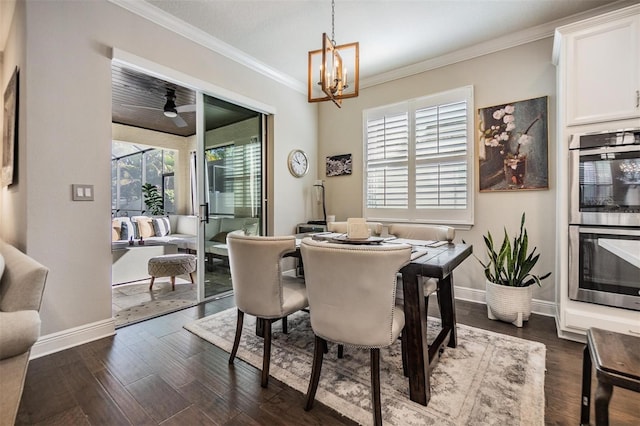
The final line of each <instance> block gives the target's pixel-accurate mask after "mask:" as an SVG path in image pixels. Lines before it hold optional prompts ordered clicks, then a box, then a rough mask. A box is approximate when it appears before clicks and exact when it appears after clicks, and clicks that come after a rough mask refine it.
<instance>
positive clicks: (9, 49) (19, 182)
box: [0, 2, 29, 251]
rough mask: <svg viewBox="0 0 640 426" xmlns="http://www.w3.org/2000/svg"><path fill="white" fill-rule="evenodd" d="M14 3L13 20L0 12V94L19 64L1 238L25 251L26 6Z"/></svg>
mask: <svg viewBox="0 0 640 426" xmlns="http://www.w3.org/2000/svg"><path fill="white" fill-rule="evenodd" d="M14 6H15V9H14V11H13V12H14V13H13V19H12V20H11V21H9V22H5V20H4V18H5V16H4V15H3V21H2V24H3V25H5V24H9V31H8V33H7V41H6V45H5V46H4V52H3V55H2V93H4V88H5V87H7V84H8V83H9V79H11V76H12V75H13V72H14V70H15V68H16V67H18V68H19V70H20V77H19V86H18V92H19V97H20V99H19V105H18V117H19V122H18V137H19V142H18V147H17V150H18V151H17V152H18V162H17V169H16V174H15V177H14V182H16V183H15V184H13V185H11V186H9V187H3V188H0V238H2V239H3V240H5V241H6V242H8V243H11V244H14V245H15V246H16V247H18V248H19V249H20V250H23V251H24V250H25V249H26V243H27V242H26V235H27V226H26V225H27V217H26V214H25V211H26V209H27V167H26V164H27V162H26V152H27V149H28V148H29V147H28V146H27V145H26V143H25V138H24V133H25V129H26V125H25V119H24V117H25V115H26V111H27V108H26V105H25V103H24V102H23V99H24V97H25V95H26V87H27V85H26V70H25V69H24V68H25V67H24V65H25V62H26V57H25V55H26V53H25V43H26V35H25V26H24V19H25V5H24V3H23V2H18V3H15V4H14ZM4 7H5V5H3V8H4ZM4 12H5V9H3V13H4ZM7 12H8V10H7ZM3 30H4V29H3ZM3 123H4V117H3V120H2V122H0V127H1V126H3V125H4V124H3ZM3 132H4V130H3ZM3 134H4V133H3Z"/></svg>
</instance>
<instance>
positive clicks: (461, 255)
mask: <svg viewBox="0 0 640 426" xmlns="http://www.w3.org/2000/svg"><path fill="white" fill-rule="evenodd" d="M426 250H427V253H426V254H425V255H423V256H420V257H418V258H416V259H414V260H412V261H411V263H409V264H408V265H406V266H404V267H403V268H402V269H401V270H400V273H401V274H402V285H403V291H404V316H405V329H404V332H403V333H404V334H403V338H405V339H406V343H407V346H406V347H407V373H408V375H409V397H410V398H411V400H412V401H414V402H417V403H419V404H422V405H427V404H428V403H429V400H430V399H431V376H430V372H431V370H432V369H433V367H434V365H435V363H437V362H438V359H439V358H440V353H441V350H442V348H443V347H444V344H445V343H447V346H448V347H451V348H455V347H456V345H457V333H456V303H455V295H454V286H453V270H454V269H455V268H456V267H457V266H458V265H460V263H462V261H463V260H465V259H466V258H467V257H469V256H470V255H471V253H472V251H473V246H471V245H468V244H446V245H443V246H440V247H434V248H430V247H427V249H426ZM418 276H424V277H433V278H437V279H438V280H439V283H438V292H439V293H440V295H439V298H440V313H441V318H442V329H441V330H440V332H439V334H438V335H437V336H436V338H435V340H434V341H433V342H432V343H431V345H427V315H426V307H425V303H424V289H423V286H422V285H419V283H420V281H419V280H418Z"/></svg>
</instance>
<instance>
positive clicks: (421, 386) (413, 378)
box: [401, 264, 431, 405]
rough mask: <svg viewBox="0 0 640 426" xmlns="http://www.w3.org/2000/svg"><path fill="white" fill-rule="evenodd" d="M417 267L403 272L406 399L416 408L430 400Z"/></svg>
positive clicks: (422, 291)
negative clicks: (409, 399) (407, 379)
mask: <svg viewBox="0 0 640 426" xmlns="http://www.w3.org/2000/svg"><path fill="white" fill-rule="evenodd" d="M419 271H420V267H419V266H418V265H415V264H409V265H407V266H405V267H404V268H403V269H402V271H401V272H402V284H403V291H404V317H405V328H404V331H403V339H406V346H405V347H406V349H407V354H406V355H407V373H408V375H409V397H410V398H411V400H412V401H414V402H417V403H418V404H422V405H427V404H428V403H429V399H431V380H430V377H429V348H428V346H427V341H426V336H427V315H426V312H425V304H424V289H423V287H422V285H420V284H419V283H418V274H419Z"/></svg>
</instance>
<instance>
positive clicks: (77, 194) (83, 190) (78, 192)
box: [71, 183, 93, 201]
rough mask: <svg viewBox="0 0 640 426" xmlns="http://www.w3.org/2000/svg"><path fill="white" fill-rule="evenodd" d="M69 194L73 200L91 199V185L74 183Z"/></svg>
mask: <svg viewBox="0 0 640 426" xmlns="http://www.w3.org/2000/svg"><path fill="white" fill-rule="evenodd" d="M71 195H72V199H73V201H93V185H81V184H78V183H74V184H72V185H71Z"/></svg>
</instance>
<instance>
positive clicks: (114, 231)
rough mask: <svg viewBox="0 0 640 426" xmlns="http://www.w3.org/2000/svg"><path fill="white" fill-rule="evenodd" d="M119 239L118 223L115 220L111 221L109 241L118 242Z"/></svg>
mask: <svg viewBox="0 0 640 426" xmlns="http://www.w3.org/2000/svg"><path fill="white" fill-rule="evenodd" d="M119 239H120V222H119V221H117V220H112V221H111V241H118V240H119Z"/></svg>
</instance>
